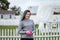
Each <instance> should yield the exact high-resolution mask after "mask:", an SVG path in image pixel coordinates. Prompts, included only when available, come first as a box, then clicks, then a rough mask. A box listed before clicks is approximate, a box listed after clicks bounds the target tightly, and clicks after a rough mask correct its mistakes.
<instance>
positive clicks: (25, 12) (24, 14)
mask: <svg viewBox="0 0 60 40" xmlns="http://www.w3.org/2000/svg"><path fill="white" fill-rule="evenodd" d="M27 12H30V10H25V11H24V13H23V17H22V19H21V21H23V20H24V19H25V16H26V14H27Z"/></svg>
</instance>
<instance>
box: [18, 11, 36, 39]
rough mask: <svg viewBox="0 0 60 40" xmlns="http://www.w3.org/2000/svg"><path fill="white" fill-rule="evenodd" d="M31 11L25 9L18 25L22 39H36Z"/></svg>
mask: <svg viewBox="0 0 60 40" xmlns="http://www.w3.org/2000/svg"><path fill="white" fill-rule="evenodd" d="M30 16H31V12H30V11H29V10H25V11H24V14H23V17H22V19H21V21H20V24H19V27H18V34H20V35H21V40H34V38H33V33H34V32H35V27H34V21H33V20H31V19H29V18H30Z"/></svg>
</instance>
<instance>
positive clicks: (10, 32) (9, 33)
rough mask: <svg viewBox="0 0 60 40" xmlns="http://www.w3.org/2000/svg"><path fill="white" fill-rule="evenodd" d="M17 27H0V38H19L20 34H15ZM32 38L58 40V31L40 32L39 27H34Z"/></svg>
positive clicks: (59, 35)
mask: <svg viewBox="0 0 60 40" xmlns="http://www.w3.org/2000/svg"><path fill="white" fill-rule="evenodd" d="M16 30H17V29H0V40H20V38H21V37H20V35H19V36H18V35H16ZM33 35H34V40H60V33H59V32H58V33H53V32H48V33H41V31H40V30H39V29H36V33H34V34H33Z"/></svg>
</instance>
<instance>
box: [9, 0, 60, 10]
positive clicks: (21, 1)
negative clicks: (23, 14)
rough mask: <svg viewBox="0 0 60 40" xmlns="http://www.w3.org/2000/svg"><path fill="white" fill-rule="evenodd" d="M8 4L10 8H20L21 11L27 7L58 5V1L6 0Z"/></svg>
mask: <svg viewBox="0 0 60 40" xmlns="http://www.w3.org/2000/svg"><path fill="white" fill-rule="evenodd" d="M8 1H9V2H10V7H13V6H14V5H16V6H17V7H21V8H22V10H25V9H27V7H28V6H37V5H39V4H40V5H48V4H55V3H58V5H60V0H8Z"/></svg>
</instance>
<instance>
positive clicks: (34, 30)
mask: <svg viewBox="0 0 60 40" xmlns="http://www.w3.org/2000/svg"><path fill="white" fill-rule="evenodd" d="M32 22H33V26H32V28H33V31H32V33H34V32H36V28H35V24H34V21H32Z"/></svg>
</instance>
